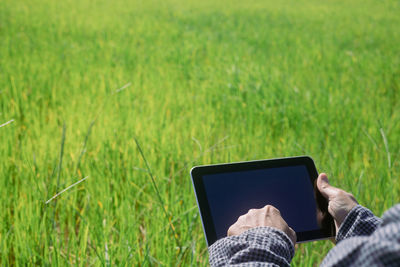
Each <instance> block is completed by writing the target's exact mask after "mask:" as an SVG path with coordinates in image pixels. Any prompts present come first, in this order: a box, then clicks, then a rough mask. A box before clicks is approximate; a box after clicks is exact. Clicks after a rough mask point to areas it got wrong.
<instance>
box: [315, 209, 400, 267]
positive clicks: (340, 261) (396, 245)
mask: <svg viewBox="0 0 400 267" xmlns="http://www.w3.org/2000/svg"><path fill="white" fill-rule="evenodd" d="M371 214H372V213H371V212H370V211H369V210H367V209H365V208H363V207H357V208H355V210H354V212H353V210H352V211H351V213H350V214H349V215H348V217H346V219H345V222H344V223H349V222H350V221H352V222H353V224H352V225H351V226H344V227H343V228H342V227H341V228H340V229H339V233H340V232H342V234H343V238H342V239H341V241H340V242H339V243H338V244H337V246H336V247H334V248H333V249H332V250H331V251H329V253H328V255H327V256H326V257H325V259H324V261H323V262H322V264H321V266H324V267H326V266H400V204H397V205H396V206H394V207H393V208H391V209H390V210H388V211H387V212H386V213H385V214H384V215H383V217H382V221H380V220H379V219H377V218H375V219H372V217H371V216H373V215H371ZM359 221H364V223H359ZM368 222H370V223H368ZM353 225H354V227H353ZM357 225H358V227H360V229H356V228H357Z"/></svg>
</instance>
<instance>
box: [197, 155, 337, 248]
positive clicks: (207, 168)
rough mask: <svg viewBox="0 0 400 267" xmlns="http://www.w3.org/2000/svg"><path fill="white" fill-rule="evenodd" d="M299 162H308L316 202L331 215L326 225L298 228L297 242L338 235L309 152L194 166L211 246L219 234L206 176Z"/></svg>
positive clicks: (203, 216) (205, 226) (326, 214)
mask: <svg viewBox="0 0 400 267" xmlns="http://www.w3.org/2000/svg"><path fill="white" fill-rule="evenodd" d="M299 165H302V166H306V168H307V171H308V173H309V176H310V180H311V184H312V185H314V196H315V198H316V202H317V203H316V204H317V206H318V208H319V209H320V210H321V211H322V213H323V214H324V216H326V217H327V220H328V222H326V221H325V228H321V229H317V230H313V231H306V232H296V235H297V243H303V242H309V241H315V240H321V239H328V238H332V237H334V236H335V232H334V230H335V229H334V223H333V219H332V217H331V216H330V215H329V214H328V212H327V206H328V204H327V202H326V200H325V199H324V198H323V197H322V196H321V194H320V193H319V191H318V189H316V180H317V178H318V172H317V169H316V167H315V164H314V161H313V159H312V158H311V157H309V156H299V157H290V158H277V159H268V160H255V161H244V162H234V163H224V164H214V165H203V166H195V167H193V168H192V169H191V171H190V175H191V177H192V184H193V188H194V192H195V195H196V200H197V206H198V208H199V212H200V217H201V221H202V224H203V230H204V235H205V237H206V242H207V246H211V245H212V244H213V243H214V242H215V241H217V235H216V232H215V228H214V224H213V222H212V220H211V218H212V216H211V211H210V207H209V203H208V200H207V195H206V192H205V188H204V184H203V180H202V177H203V176H204V175H210V174H218V173H227V172H240V171H249V170H259V169H269V168H279V167H288V166H299ZM266 204H267V203H266ZM326 223H327V224H326Z"/></svg>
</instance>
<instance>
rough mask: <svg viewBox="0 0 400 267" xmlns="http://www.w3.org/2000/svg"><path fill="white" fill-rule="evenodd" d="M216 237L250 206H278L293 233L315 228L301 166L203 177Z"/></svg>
mask: <svg viewBox="0 0 400 267" xmlns="http://www.w3.org/2000/svg"><path fill="white" fill-rule="evenodd" d="M203 183H204V187H205V192H206V195H207V199H208V203H209V206H210V212H211V217H212V222H213V224H214V228H215V232H216V235H217V239H219V238H222V237H225V236H226V233H227V231H228V228H229V227H230V226H231V225H232V224H234V223H235V222H236V221H237V219H238V218H239V216H241V215H243V214H246V213H247V212H248V210H249V209H260V208H262V207H264V206H265V205H267V204H268V205H272V206H274V207H275V208H277V209H278V210H279V211H280V212H281V215H282V217H283V219H284V220H285V221H286V223H287V224H288V225H289V226H290V227H292V228H293V230H294V231H295V232H304V231H311V230H315V229H317V228H318V223H317V217H316V210H317V207H316V202H315V198H314V194H313V186H312V184H311V180H310V177H309V174H308V171H307V168H306V167H305V166H304V165H300V166H289V167H281V168H271V169H263V170H252V171H239V172H230V173H219V174H211V175H204V176H203Z"/></svg>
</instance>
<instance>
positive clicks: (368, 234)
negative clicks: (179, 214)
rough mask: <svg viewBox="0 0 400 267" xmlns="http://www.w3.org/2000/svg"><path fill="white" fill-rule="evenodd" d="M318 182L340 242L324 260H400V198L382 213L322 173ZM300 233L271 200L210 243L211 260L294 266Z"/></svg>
mask: <svg viewBox="0 0 400 267" xmlns="http://www.w3.org/2000/svg"><path fill="white" fill-rule="evenodd" d="M317 187H318V189H319V191H320V192H321V194H322V195H323V196H324V197H325V198H326V199H327V200H328V211H329V213H330V214H331V215H332V217H333V219H334V220H335V226H336V233H337V234H336V242H337V245H336V246H335V247H334V248H333V249H332V250H331V251H329V253H328V255H327V256H326V257H325V259H324V260H323V262H322V264H321V266H400V204H397V205H396V206H394V207H392V208H391V209H390V210H388V211H387V212H386V213H385V214H384V215H383V217H382V219H380V218H377V217H375V216H374V214H373V213H372V212H371V211H370V210H369V209H367V208H365V207H362V206H361V205H359V204H358V203H357V201H356V199H355V198H354V197H353V195H351V194H349V193H347V192H345V191H343V190H341V189H339V188H336V187H333V186H331V185H330V184H329V181H328V177H327V176H326V174H324V173H322V174H320V175H319V177H318V180H317ZM295 243H296V233H295V232H294V231H293V229H292V228H290V227H289V226H288V225H287V223H286V222H285V221H284V220H283V218H282V217H281V215H280V212H279V210H277V209H276V208H274V207H272V206H270V205H267V206H265V207H264V208H262V209H251V210H249V212H248V213H247V214H245V215H243V216H240V217H239V219H238V220H237V222H236V223H235V224H233V225H232V226H231V227H230V228H229V230H228V237H225V238H222V239H220V240H218V241H217V242H215V243H214V244H213V245H212V246H210V248H209V251H210V264H211V266H227V265H229V266H289V265H290V262H291V260H292V258H293V256H294V253H295V250H294V245H295Z"/></svg>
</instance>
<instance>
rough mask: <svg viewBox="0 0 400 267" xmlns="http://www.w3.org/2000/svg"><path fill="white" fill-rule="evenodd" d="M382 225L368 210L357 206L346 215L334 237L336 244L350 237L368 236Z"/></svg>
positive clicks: (380, 220)
mask: <svg viewBox="0 0 400 267" xmlns="http://www.w3.org/2000/svg"><path fill="white" fill-rule="evenodd" d="M381 223H382V219H380V218H378V217H376V216H375V215H374V214H373V213H372V212H371V211H370V210H369V209H367V208H365V207H363V206H361V205H357V206H355V207H354V208H353V209H352V210H351V211H350V212H349V214H347V216H346V218H345V219H344V221H343V223H342V225H341V226H340V228H339V231H338V233H337V235H336V242H338V243H339V242H340V241H342V240H344V239H346V238H349V237H352V236H369V235H371V234H372V233H373V232H374V231H375V230H376V228H377V227H378V226H379V225H380V224H381Z"/></svg>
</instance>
